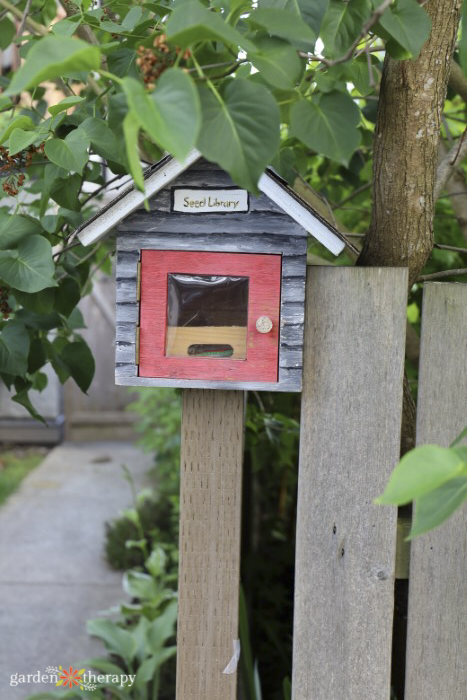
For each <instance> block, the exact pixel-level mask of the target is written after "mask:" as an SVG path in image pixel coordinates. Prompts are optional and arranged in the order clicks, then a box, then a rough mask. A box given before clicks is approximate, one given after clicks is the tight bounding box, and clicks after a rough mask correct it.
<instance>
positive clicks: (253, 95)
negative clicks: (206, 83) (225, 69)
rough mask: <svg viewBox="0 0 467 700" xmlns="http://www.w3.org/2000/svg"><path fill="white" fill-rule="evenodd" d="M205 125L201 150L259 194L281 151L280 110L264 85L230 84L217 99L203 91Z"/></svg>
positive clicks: (241, 81)
mask: <svg viewBox="0 0 467 700" xmlns="http://www.w3.org/2000/svg"><path fill="white" fill-rule="evenodd" d="M200 94H201V103H202V112H203V123H202V128H201V134H200V137H199V139H198V148H199V150H200V151H201V152H202V154H203V155H204V156H205V157H206V158H207V159H208V160H211V161H214V162H215V163H219V165H220V166H221V167H222V168H224V170H226V171H227V172H228V173H229V174H230V175H231V177H232V179H233V180H234V181H235V182H236V183H237V184H238V185H241V186H242V187H246V188H247V189H249V190H251V191H256V190H257V184H258V180H259V178H260V176H261V175H262V173H263V172H264V169H265V168H266V166H267V165H268V164H269V163H270V162H271V160H272V159H273V158H274V156H275V154H276V152H277V150H278V147H279V108H278V106H277V102H276V100H275V99H274V98H273V97H272V95H271V93H270V92H269V90H267V88H265V87H264V86H263V85H258V84H254V83H252V82H250V81H248V80H243V79H236V80H235V81H231V82H229V83H228V84H227V85H226V86H225V88H224V89H223V90H222V92H221V93H220V94H219V95H218V96H217V95H215V94H213V92H212V91H211V90H208V89H206V88H205V89H202V90H201V91H200Z"/></svg>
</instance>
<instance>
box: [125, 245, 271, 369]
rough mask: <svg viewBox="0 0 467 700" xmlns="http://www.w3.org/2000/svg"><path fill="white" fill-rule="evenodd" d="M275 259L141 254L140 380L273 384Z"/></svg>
mask: <svg viewBox="0 0 467 700" xmlns="http://www.w3.org/2000/svg"><path fill="white" fill-rule="evenodd" d="M280 291H281V256H280V255H257V254H249V253H206V252H185V251H172V250H168V251H161V250H143V251H142V252H141V301H140V355H139V361H140V364H139V376H141V377H162V378H173V379H198V380H203V379H205V380H222V381H225V380H227V381H228V380H231V381H247V382H248V381H251V382H277V377H278V354H279V314H280Z"/></svg>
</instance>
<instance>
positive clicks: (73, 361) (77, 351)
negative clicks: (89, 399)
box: [61, 338, 95, 393]
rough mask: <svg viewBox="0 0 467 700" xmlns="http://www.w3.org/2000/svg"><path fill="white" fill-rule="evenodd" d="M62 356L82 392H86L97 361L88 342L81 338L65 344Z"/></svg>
mask: <svg viewBox="0 0 467 700" xmlns="http://www.w3.org/2000/svg"><path fill="white" fill-rule="evenodd" d="M61 358H62V360H63V362H64V363H65V364H66V365H67V367H68V368H69V370H70V375H71V376H72V377H73V379H74V380H75V382H76V383H77V385H78V386H79V388H80V389H81V391H82V392H84V393H86V392H87V390H88V389H89V387H90V386H91V382H92V379H93V377H94V371H95V363H94V358H93V356H92V353H91V351H90V349H89V347H88V345H87V343H86V342H85V341H84V340H83V339H82V338H80V340H76V341H74V342H72V343H68V345H65V347H64V348H63V350H62V352H61Z"/></svg>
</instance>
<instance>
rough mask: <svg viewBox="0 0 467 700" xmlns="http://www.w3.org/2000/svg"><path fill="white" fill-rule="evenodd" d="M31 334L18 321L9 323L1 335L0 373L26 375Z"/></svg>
mask: <svg viewBox="0 0 467 700" xmlns="http://www.w3.org/2000/svg"><path fill="white" fill-rule="evenodd" d="M28 354H29V333H28V332H27V330H26V328H25V327H24V326H23V325H22V324H21V323H17V322H16V321H9V322H8V323H7V324H6V326H5V327H4V328H3V330H2V331H1V333H0V372H5V373H6V374H26V372H27V369H28Z"/></svg>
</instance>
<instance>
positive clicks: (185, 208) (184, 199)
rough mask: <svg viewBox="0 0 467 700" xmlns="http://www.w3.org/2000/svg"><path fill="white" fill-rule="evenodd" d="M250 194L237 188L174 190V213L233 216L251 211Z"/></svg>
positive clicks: (181, 188) (179, 188)
mask: <svg viewBox="0 0 467 700" xmlns="http://www.w3.org/2000/svg"><path fill="white" fill-rule="evenodd" d="M248 205H249V202H248V192H247V191H246V190H241V189H236V188H225V189H220V190H216V189H208V188H204V189H191V188H190V189H189V188H183V187H177V188H174V189H173V190H172V211H177V212H183V213H184V214H202V213H205V214H206V213H209V214H233V213H237V212H246V211H248V210H249V206H248Z"/></svg>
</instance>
